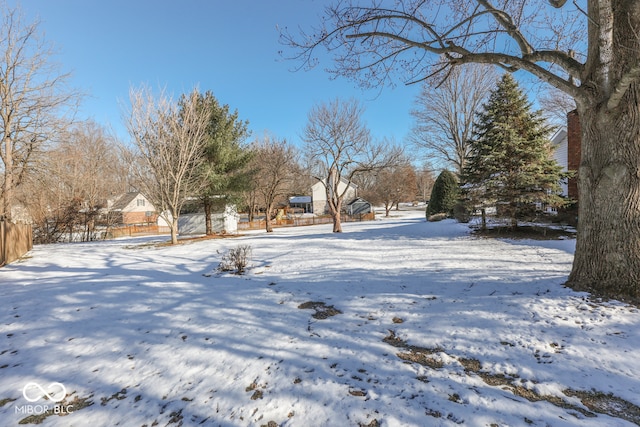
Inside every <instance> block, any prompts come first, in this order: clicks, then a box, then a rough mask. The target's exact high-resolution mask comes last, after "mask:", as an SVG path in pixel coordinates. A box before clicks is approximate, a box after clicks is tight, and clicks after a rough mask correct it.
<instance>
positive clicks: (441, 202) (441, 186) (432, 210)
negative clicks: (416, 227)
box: [427, 170, 460, 217]
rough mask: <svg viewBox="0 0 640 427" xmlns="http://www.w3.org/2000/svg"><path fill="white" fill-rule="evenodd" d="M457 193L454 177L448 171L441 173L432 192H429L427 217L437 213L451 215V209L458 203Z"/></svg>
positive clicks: (457, 188) (456, 181)
mask: <svg viewBox="0 0 640 427" xmlns="http://www.w3.org/2000/svg"><path fill="white" fill-rule="evenodd" d="M459 191H460V190H459V187H458V179H457V178H456V176H455V175H454V174H453V173H452V172H450V171H448V170H444V171H442V172H441V173H440V175H438V178H437V179H436V182H435V184H434V185H433V190H431V199H430V200H429V204H428V205H427V217H429V216H431V215H435V214H439V213H446V214H447V215H451V214H452V213H453V207H454V206H455V205H456V203H458V196H459Z"/></svg>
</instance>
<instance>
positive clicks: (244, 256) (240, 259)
mask: <svg viewBox="0 0 640 427" xmlns="http://www.w3.org/2000/svg"><path fill="white" fill-rule="evenodd" d="M250 259H251V245H240V246H238V247H237V248H235V249H229V252H227V253H226V254H224V255H222V260H220V265H219V266H218V270H220V271H235V272H236V274H242V273H244V270H245V269H246V268H247V265H248V264H249V261H250Z"/></svg>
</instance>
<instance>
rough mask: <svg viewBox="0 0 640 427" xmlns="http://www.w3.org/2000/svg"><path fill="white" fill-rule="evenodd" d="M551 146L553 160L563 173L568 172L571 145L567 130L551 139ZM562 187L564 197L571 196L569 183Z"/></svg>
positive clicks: (564, 183) (560, 131)
mask: <svg viewBox="0 0 640 427" xmlns="http://www.w3.org/2000/svg"><path fill="white" fill-rule="evenodd" d="M551 145H552V147H553V148H554V151H553V158H554V159H555V161H556V162H558V164H559V165H560V166H562V171H563V172H567V171H568V170H569V143H568V138H567V129H566V128H565V127H562V128H560V129H558V131H557V132H556V133H555V134H554V135H553V136H552V137H551ZM560 185H561V187H562V195H563V196H568V195H569V185H568V183H567V181H562V182H561V183H560Z"/></svg>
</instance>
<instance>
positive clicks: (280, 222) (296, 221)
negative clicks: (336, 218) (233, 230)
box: [238, 212, 375, 230]
mask: <svg viewBox="0 0 640 427" xmlns="http://www.w3.org/2000/svg"><path fill="white" fill-rule="evenodd" d="M374 219H375V214H374V213H373V212H371V213H368V214H361V215H346V214H342V216H341V217H340V220H341V221H342V222H359V221H372V220H374ZM332 223H333V218H331V217H330V216H311V217H300V218H295V217H294V218H287V219H274V220H273V221H271V225H272V226H273V227H274V228H277V227H302V226H305V225H316V224H332ZM265 227H266V223H265V220H264V219H261V220H258V221H250V222H247V221H245V222H239V223H238V230H261V229H264V228H265Z"/></svg>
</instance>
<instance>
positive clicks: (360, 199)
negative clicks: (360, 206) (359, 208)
mask: <svg viewBox="0 0 640 427" xmlns="http://www.w3.org/2000/svg"><path fill="white" fill-rule="evenodd" d="M356 203H366V204H369V205H370V204H371V203H369V202H367V201H366V200H365V199H363V198H362V197H356V198H355V199H353V200H352V201H350V202H349V203H347V206H350V205H354V204H356Z"/></svg>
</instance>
